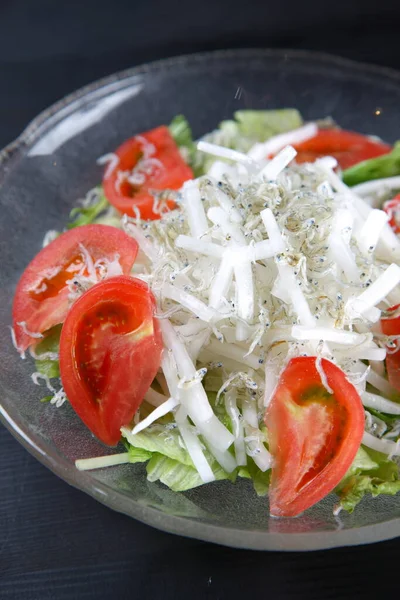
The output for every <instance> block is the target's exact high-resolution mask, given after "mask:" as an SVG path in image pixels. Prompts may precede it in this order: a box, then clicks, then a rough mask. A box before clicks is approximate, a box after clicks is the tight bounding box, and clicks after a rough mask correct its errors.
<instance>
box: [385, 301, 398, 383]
mask: <svg viewBox="0 0 400 600" xmlns="http://www.w3.org/2000/svg"><path fill="white" fill-rule="evenodd" d="M399 308H400V304H397V305H396V306H392V307H391V308H389V310H388V311H387V312H388V313H393V317H389V318H384V319H381V328H382V332H383V333H384V334H385V335H400V316H395V315H398V312H399ZM397 345H398V344H397ZM385 362H386V370H387V374H388V380H389V383H390V385H391V386H392V388H394V389H395V390H397V391H398V392H400V349H398V350H397V351H396V352H393V350H391V351H390V352H389V353H387V354H386V360H385Z"/></svg>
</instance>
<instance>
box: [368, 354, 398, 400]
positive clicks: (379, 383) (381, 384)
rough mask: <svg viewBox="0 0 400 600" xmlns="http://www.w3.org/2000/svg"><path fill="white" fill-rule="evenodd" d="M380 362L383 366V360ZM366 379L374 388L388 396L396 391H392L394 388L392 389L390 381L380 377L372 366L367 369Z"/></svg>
mask: <svg viewBox="0 0 400 600" xmlns="http://www.w3.org/2000/svg"><path fill="white" fill-rule="evenodd" d="M380 364H381V365H382V367H383V362H382V363H380ZM363 366H365V365H363ZM367 381H368V383H370V384H371V385H372V386H373V387H374V388H375V389H377V390H379V391H380V392H382V393H383V394H385V395H386V396H388V397H389V398H392V397H395V396H396V393H395V392H394V390H393V388H392V386H391V385H390V383H389V382H388V380H387V379H385V378H384V377H382V376H381V375H379V373H377V372H376V371H374V368H372V369H370V370H369V371H368V375H367Z"/></svg>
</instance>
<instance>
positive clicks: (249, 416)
mask: <svg viewBox="0 0 400 600" xmlns="http://www.w3.org/2000/svg"><path fill="white" fill-rule="evenodd" d="M242 414H243V419H244V420H245V421H246V423H247V424H248V425H250V426H251V427H254V429H258V418H257V409H256V403H255V401H254V400H249V399H246V400H243V402H242Z"/></svg>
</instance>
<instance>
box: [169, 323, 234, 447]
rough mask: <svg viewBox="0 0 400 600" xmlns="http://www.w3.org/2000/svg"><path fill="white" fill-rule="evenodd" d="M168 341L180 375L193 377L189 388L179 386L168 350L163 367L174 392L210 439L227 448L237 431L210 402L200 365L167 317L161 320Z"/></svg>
mask: <svg viewBox="0 0 400 600" xmlns="http://www.w3.org/2000/svg"><path fill="white" fill-rule="evenodd" d="M160 325H161V331H162V334H163V338H164V344H165V345H166V347H167V348H170V349H171V350H172V354H173V357H174V359H175V362H176V367H177V370H178V373H179V375H180V377H182V378H183V379H184V380H186V381H187V382H190V380H192V381H193V383H192V385H190V386H189V387H188V388H187V389H182V388H181V387H179V381H178V377H177V374H176V371H175V369H174V365H173V361H172V360H171V357H170V356H169V354H168V353H164V355H163V357H162V360H161V366H162V368H163V371H164V374H165V377H166V380H167V383H168V387H169V390H170V394H171V396H172V397H173V398H177V399H179V400H180V402H181V403H182V404H183V405H184V406H185V409H186V411H187V413H188V415H189V417H190V418H191V419H192V421H193V423H194V424H195V425H196V427H197V428H198V429H199V431H200V432H201V434H202V435H203V436H204V437H205V438H206V439H207V441H208V442H209V443H210V444H212V445H213V446H216V447H217V448H218V449H219V450H221V451H224V450H226V449H227V448H229V446H230V445H231V444H232V442H233V435H232V434H231V433H230V432H229V431H228V429H227V428H226V427H225V426H224V425H223V424H222V423H221V422H220V421H219V420H218V419H217V417H216V416H215V415H214V413H213V411H212V408H211V406H210V403H209V400H208V397H207V394H206V392H205V390H204V387H203V385H202V384H201V382H200V381H196V380H195V377H196V369H195V366H194V364H193V362H192V360H191V358H190V356H189V353H188V351H187V350H186V347H185V345H184V344H182V342H181V341H180V340H179V339H178V337H177V335H176V333H175V331H174V328H173V327H172V325H171V323H169V322H168V321H167V320H164V321H160Z"/></svg>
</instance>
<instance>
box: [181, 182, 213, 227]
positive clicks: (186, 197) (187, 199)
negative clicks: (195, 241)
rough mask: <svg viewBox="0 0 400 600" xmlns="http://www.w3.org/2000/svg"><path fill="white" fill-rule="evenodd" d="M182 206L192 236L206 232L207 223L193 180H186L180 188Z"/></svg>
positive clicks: (198, 192) (197, 189)
mask: <svg viewBox="0 0 400 600" xmlns="http://www.w3.org/2000/svg"><path fill="white" fill-rule="evenodd" d="M182 193H183V206H184V209H185V212H186V214H187V217H188V222H189V227H190V231H191V234H192V236H193V237H195V238H201V237H202V236H204V235H205V234H206V233H207V230H208V223H207V219H206V215H205V212H204V208H203V204H202V202H201V197H200V191H199V188H198V186H197V185H196V183H195V182H194V181H186V182H185V183H184V185H183V188H182Z"/></svg>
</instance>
